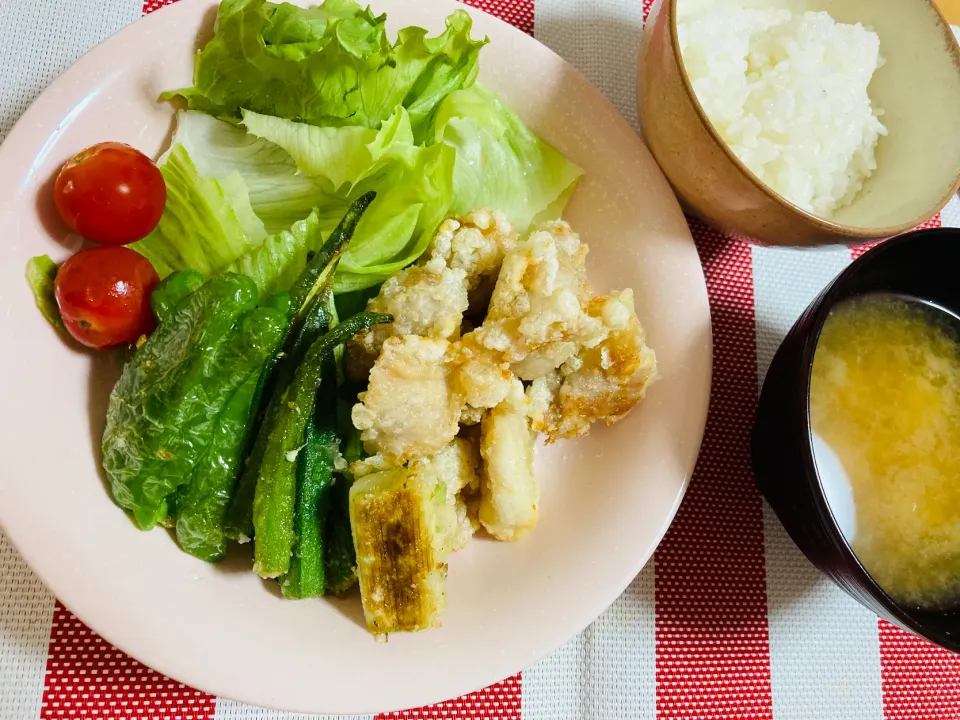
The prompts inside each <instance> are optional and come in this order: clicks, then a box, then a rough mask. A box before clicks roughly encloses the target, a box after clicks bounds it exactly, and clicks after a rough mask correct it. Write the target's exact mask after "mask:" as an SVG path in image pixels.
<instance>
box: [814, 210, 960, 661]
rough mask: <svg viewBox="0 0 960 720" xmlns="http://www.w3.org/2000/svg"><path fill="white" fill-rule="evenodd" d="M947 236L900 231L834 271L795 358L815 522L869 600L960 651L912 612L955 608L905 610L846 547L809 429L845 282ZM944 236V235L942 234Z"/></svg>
mask: <svg viewBox="0 0 960 720" xmlns="http://www.w3.org/2000/svg"><path fill="white" fill-rule="evenodd" d="M948 235H958V236H960V229H957V228H924V229H921V230H914V231H912V232H907V233H903V234H901V235H898V236H897V237H894V238H891V239H890V240H887V241H885V242H882V243H880V244H879V245H877V246H875V247H873V248H871V249H870V250H868V251H867V252H865V253H864V254H863V255H861V256H860V257H859V258H857V259H856V260H854V261H853V262H851V263H850V264H849V265H848V266H847V267H846V268H844V269H843V271H842V272H841V273H840V274H839V275H837V277H835V278H834V279H833V281H831V283H830V284H829V285H828V286H827V287H826V288H824V290H823V291H822V292H821V293H820V295H819V296H818V297H817V298H816V299H815V300H814V301H813V302H812V303H811V304H810V306H809V310H808V312H809V317H808V318H807V322H808V323H809V324H808V326H807V329H806V330H805V332H803V334H802V337H801V338H800V342H799V353H798V357H799V362H800V367H801V368H802V369H801V376H800V383H799V385H798V387H797V393H798V395H799V397H800V400H801V403H802V408H803V426H804V429H805V433H804V435H803V464H804V476H805V478H806V481H807V483H808V484H809V485H810V487H811V489H812V491H813V493H812V497H813V502H814V505H815V506H816V509H817V514H818V516H819V521H820V524H821V526H822V527H823V529H824V530H825V531H826V533H827V534H828V535H829V539H830V543H831V544H832V545H833V547H834V548H835V550H836V552H838V553H839V554H840V555H841V556H842V558H843V562H844V564H846V565H847V566H848V567H856V568H857V570H858V572H859V575H860V578H859V584H860V585H861V587H863V589H864V590H865V591H866V592H867V593H868V594H869V595H870V597H871V598H872V599H873V601H874V602H875V603H877V604H879V605H880V606H881V607H882V608H883V610H884V611H885V612H886V613H888V614H889V615H890V616H892V617H894V618H896V620H897V621H898V622H899V623H900V624H902V625H903V626H904V627H906V628H908V629H909V630H910V631H911V632H913V633H914V634H916V635H919V636H920V637H923V638H924V639H927V640H929V641H930V642H934V643H936V644H937V645H940V646H941V647H944V648H947V649H948V650H951V651H952V652H960V639H957V638H953V637H950V636H949V635H947V634H945V633H943V632H940V631H939V630H936V631H933V632H931V630H930V628H929V627H927V626H926V624H925V622H924V620H923V618H922V617H918V616H917V615H916V614H915V612H919V613H929V614H931V615H940V614H944V615H945V614H947V613H955V612H956V610H947V611H943V613H940V612H938V611H925V610H922V609H920V608H917V609H916V610H915V611H911V610H910V609H909V608H907V607H905V606H904V605H903V604H901V603H900V602H898V601H897V600H895V599H894V598H893V597H891V596H890V595H889V594H887V592H886V591H885V590H884V589H883V588H882V587H881V586H880V585H879V584H878V583H877V582H876V580H874V578H873V576H872V575H871V574H870V573H869V572H868V571H867V569H866V568H865V567H864V566H863V563H861V562H860V558H859V557H857V554H856V553H855V552H854V551H853V548H851V547H850V543H849V542H848V541H847V538H846V536H845V535H844V534H843V532H842V531H841V530H840V526H839V524H838V522H837V519H836V515H835V514H834V512H833V508H832V506H831V505H830V502H829V501H828V500H827V498H826V493H825V492H824V488H823V483H822V481H821V478H820V473H819V472H818V470H817V464H816V459H815V457H814V452H813V430H812V427H811V424H810V385H811V379H812V377H813V361H814V356H815V353H816V349H817V345H818V344H819V340H820V334H821V332H822V330H823V325H824V323H825V322H826V320H827V318H828V317H829V315H830V312H831V311H832V310H833V308H834V307H836V305H837V303H838V302H842V301H843V300H845V299H846V298H847V297H848V296H847V295H846V294H845V291H844V289H845V285H846V284H847V282H848V281H849V280H850V278H851V277H852V276H855V275H856V274H858V273H860V272H862V268H863V267H864V265H866V264H867V263H871V262H876V261H877V259H878V256H882V255H884V254H886V253H887V252H889V251H891V250H893V249H896V248H898V247H899V246H901V245H904V244H907V243H911V242H914V241H915V240H917V239H918V238H924V237H930V236H933V237H934V238H936V237H937V236H948ZM944 239H947V238H946V237H944ZM954 241H955V240H954ZM859 295H861V294H857V295H855V296H859ZM850 297H853V296H850ZM918 299H922V298H918ZM800 322H803V318H801V319H800V320H798V323H800ZM844 589H846V588H844ZM848 592H849V591H848Z"/></svg>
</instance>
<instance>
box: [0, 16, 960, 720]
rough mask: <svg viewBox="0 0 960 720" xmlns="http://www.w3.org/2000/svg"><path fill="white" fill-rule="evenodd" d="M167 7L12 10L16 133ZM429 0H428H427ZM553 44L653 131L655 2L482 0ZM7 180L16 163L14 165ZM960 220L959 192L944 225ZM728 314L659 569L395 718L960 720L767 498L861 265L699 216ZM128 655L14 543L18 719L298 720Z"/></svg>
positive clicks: (10, 573) (1, 41)
mask: <svg viewBox="0 0 960 720" xmlns="http://www.w3.org/2000/svg"><path fill="white" fill-rule="evenodd" d="M166 1H167V0H0V139H2V138H3V137H4V136H5V135H6V133H7V132H8V131H9V129H10V127H11V126H12V124H13V122H14V121H15V120H16V118H17V117H18V116H19V114H20V113H21V112H22V111H23V110H24V109H25V108H26V106H27V104H28V103H29V102H30V101H31V100H32V99H33V98H34V97H35V96H36V94H37V93H38V92H40V90H42V89H43V87H44V86H45V85H46V84H47V83H48V82H49V81H50V80H52V79H53V78H54V77H55V76H56V75H57V74H59V73H60V72H61V71H62V70H63V69H65V68H66V67H67V66H68V65H69V64H70V63H71V62H73V61H74V60H75V59H76V57H77V56H79V54H81V53H82V52H83V51H84V50H86V49H87V48H89V47H90V46H92V45H94V44H95V43H97V42H99V41H100V40H101V39H103V38H104V37H106V35H108V34H110V33H111V32H113V31H115V30H117V29H119V28H121V27H123V26H124V25H126V24H127V23H129V22H132V21H134V20H135V19H136V18H137V17H139V16H140V14H141V13H145V12H151V11H153V10H156V9H158V8H159V7H160V6H161V5H163V4H166ZM411 1H415V0H411ZM470 4H472V5H474V6H476V7H479V8H481V9H483V10H486V11H487V12H490V13H492V14H494V15H498V16H499V17H501V18H503V19H504V20H507V21H508V22H510V23H512V24H514V25H516V26H517V27H519V28H521V29H522V30H524V31H526V32H528V33H531V34H532V35H534V36H535V37H536V38H537V39H539V40H540V41H542V42H544V43H545V44H546V45H548V46H550V47H552V48H553V49H554V50H556V51H557V52H558V53H559V54H560V55H562V56H563V57H564V58H566V59H567V60H568V61H570V62H571V63H573V64H574V65H575V66H576V67H577V68H578V69H579V70H581V71H582V72H583V73H584V74H585V75H586V76H587V77H588V78H589V79H590V80H591V81H592V82H594V83H595V84H596V85H598V86H599V87H600V88H601V89H603V90H604V92H606V93H607V94H608V95H609V96H610V98H611V99H612V100H613V101H614V102H615V103H616V104H617V105H618V106H619V107H620V109H621V111H622V112H623V114H624V115H625V116H626V117H627V118H628V119H629V120H631V121H632V122H634V123H635V122H636V110H635V107H634V68H635V65H634V58H635V57H636V51H637V48H638V44H639V39H640V38H639V36H640V29H641V27H642V24H643V18H644V14H645V13H646V11H647V10H648V6H649V4H650V3H649V2H648V0H643V2H641V0H471V3H470ZM0 172H2V168H0ZM941 222H944V223H946V224H950V225H957V226H960V203H958V201H957V199H956V198H955V199H954V201H953V202H952V203H951V205H950V206H948V208H947V209H946V210H945V211H944V213H943V215H942V218H941V217H938V218H937V219H935V220H934V221H933V222H932V223H931V224H932V225H937V226H938V225H940V223H941ZM692 229H693V234H694V237H695V238H696V241H697V247H698V249H699V251H700V257H701V260H702V262H703V266H704V270H705V273H706V279H707V286H708V289H709V295H710V304H711V310H712V316H713V328H714V343H715V365H714V390H713V396H712V398H711V404H710V415H709V419H708V421H707V429H706V436H705V438H704V442H703V450H702V453H701V456H700V461H699V463H698V465H697V469H696V472H695V474H694V479H693V482H692V484H691V487H690V491H689V494H688V495H687V498H686V500H685V501H684V503H683V505H682V507H681V508H680V512H679V514H678V515H677V518H676V521H675V522H674V524H673V526H672V528H671V529H670V532H669V533H668V534H667V537H666V539H665V540H664V542H663V544H662V545H661V547H660V548H659V550H658V551H657V553H656V556H655V558H654V561H653V562H652V563H650V564H649V565H648V567H647V568H646V569H645V570H644V571H643V573H641V575H640V576H639V577H638V578H637V580H636V581H635V582H634V583H633V585H631V586H630V588H629V589H628V590H627V591H626V592H625V593H624V594H623V596H621V598H620V599H619V600H618V601H617V602H616V603H615V604H614V605H613V606H612V607H611V608H610V609H609V610H608V611H607V612H606V613H605V614H604V615H603V616H601V617H600V618H599V619H598V620H597V621H596V622H595V623H594V624H593V625H592V626H591V627H589V628H588V629H587V630H585V631H584V632H583V633H582V634H581V635H580V636H578V637H576V638H574V639H573V640H571V641H570V642H569V643H568V644H567V645H566V646H564V647H563V648H561V649H560V650H559V651H557V652H556V653H555V654H554V655H552V656H550V657H549V658H547V659H546V660H544V661H542V662H540V663H538V664H537V665H534V666H533V667H530V668H528V669H527V670H525V671H524V672H523V673H522V674H520V675H517V676H515V677H512V678H508V679H506V680H504V681H503V682H501V683H499V684H497V685H494V686H492V687H489V688H487V689H485V690H482V691H480V692H477V693H473V694H471V695H468V696H466V697H462V698H458V699H455V700H450V701H449V702H446V703H441V704H440V705H436V706H433V707H428V708H419V709H411V710H407V711H404V712H398V713H394V714H392V715H389V716H382V717H389V718H489V719H496V720H519V719H520V718H523V720H576V719H578V718H582V719H583V720H614V719H621V718H623V719H626V718H630V719H633V718H636V719H638V720H640V719H647V718H650V719H651V720H652V719H654V718H656V719H657V720H680V719H681V718H690V719H691V720H693V719H696V720H707V719H711V720H712V719H714V718H731V719H732V718H738V719H740V718H745V719H746V718H751V719H752V718H756V719H762V718H775V719H776V720H819V719H821V718H822V719H829V720H880V719H881V718H885V719H887V720H953V719H956V720H960V657H957V656H954V655H951V654H949V653H947V652H945V651H942V650H939V649H937V648H935V647H933V646H931V645H928V644H927V643H925V642H923V641H920V640H917V639H914V638H913V637H911V636H909V635H907V634H905V633H903V632H901V631H899V630H897V629H896V628H894V627H892V626H891V625H889V624H887V623H885V622H882V621H878V620H877V618H876V617H875V616H874V615H872V614H870V613H869V612H868V611H866V610H864V609H863V608H861V607H860V606H859V605H857V604H856V603H854V602H853V601H852V600H850V599H849V598H847V597H846V596H845V595H843V594H842V593H841V592H840V591H839V590H838V589H837V588H835V587H834V586H833V585H831V584H830V583H829V581H827V580H826V579H824V578H823V577H821V576H820V575H819V574H818V573H817V572H816V571H815V570H814V569H813V568H812V567H811V566H810V565H809V563H807V562H806V560H805V559H804V558H803V557H802V556H801V555H800V553H799V551H798V550H797V549H796V548H795V547H794V546H793V544H792V543H791V542H790V540H789V539H788V538H787V536H786V534H785V533H784V531H783V530H782V528H781V527H780V525H779V523H778V522H777V520H776V518H775V517H774V515H773V514H772V512H771V511H770V509H769V508H768V507H766V506H765V505H764V504H763V502H762V501H761V498H760V495H759V494H758V492H757V490H756V487H755V485H754V482H753V479H752V477H751V472H750V464H749V458H748V445H749V432H750V424H751V420H752V416H753V409H754V405H755V403H756V400H757V395H758V389H759V385H760V383H761V381H762V378H763V376H764V373H765V372H766V368H767V366H768V364H769V362H770V360H771V358H772V356H773V353H774V351H775V350H776V347H777V345H778V344H779V342H780V340H781V338H782V337H783V335H784V333H785V332H786V330H787V329H788V328H789V326H790V325H791V324H792V323H793V321H794V319H795V318H796V317H797V316H798V315H799V313H800V312H801V311H802V309H803V308H804V307H805V306H806V305H807V303H808V302H809V301H810V300H811V299H812V298H813V297H814V296H815V295H816V294H817V292H819V290H820V289H821V288H822V287H823V286H824V285H825V284H826V283H827V282H829V280H830V279H832V278H833V277H834V276H835V275H836V274H837V273H838V272H839V271H840V270H841V269H842V268H843V267H844V266H845V265H846V264H847V263H849V262H850V260H851V252H850V251H848V250H847V249H845V248H833V249H828V250H815V251H797V250H777V249H767V248H758V247H752V246H750V245H747V244H745V243H743V242H737V241H733V240H731V239H730V238H726V237H724V236H722V235H721V234H719V233H717V232H716V231H713V230H711V229H710V228H707V227H705V226H703V225H702V224H700V223H697V222H693V223H692ZM294 717H299V718H302V717H303V716H293V715H290V714H287V713H279V712H275V711H267V710H263V709H259V708H253V707H250V706H246V705H242V704H239V703H235V702H232V701H229V700H225V699H222V698H216V697H212V696H210V695H206V694H204V693H202V692H199V691H197V690H193V689H191V688H189V687H185V686H183V685H181V684H179V683H177V682H174V681H171V680H169V679H167V678H164V677H162V676H160V675H158V674H157V673H155V672H153V671H152V670H150V669H149V668H146V667H144V666H143V665H141V664H139V663H138V662H136V661H135V660H133V659H131V658H129V657H127V656H125V655H124V654H123V653H121V652H120V651H118V650H116V649H115V648H113V647H111V646H110V645H109V644H108V643H106V642H105V641H104V640H102V639H101V638H99V637H98V636H97V635H95V634H94V633H93V632H91V631H90V630H89V629H88V628H87V627H85V626H84V625H83V623H81V622H80V621H79V620H77V619H76V618H75V617H73V616H72V615H71V614H70V612H68V611H67V610H66V609H65V608H64V607H63V606H62V605H60V604H59V603H58V602H57V601H56V599H55V598H54V597H53V596H52V595H51V594H50V593H49V592H48V591H47V590H46V589H45V588H44V587H43V586H42V584H41V583H40V581H39V580H38V579H37V578H36V577H35V576H34V575H33V574H32V573H31V571H30V570H29V568H28V567H27V566H26V564H25V563H24V562H23V560H22V559H21V558H20V557H19V555H18V554H17V552H16V551H15V550H14V548H13V547H12V546H11V545H10V543H9V542H8V541H7V540H6V539H5V538H4V537H3V536H2V534H0V720H34V719H35V718H44V719H48V720H55V719H60V718H90V719H91V720H93V719H97V720H104V719H107V718H109V719H110V720H115V719H126V718H151V719H155V720H168V719H173V718H176V719H179V720H212V719H214V718H216V719H218V720H219V719H222V720H254V719H264V720H266V719H268V718H270V719H274V720H281V719H286V718H294Z"/></svg>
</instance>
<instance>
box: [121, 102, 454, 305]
mask: <svg viewBox="0 0 960 720" xmlns="http://www.w3.org/2000/svg"><path fill="white" fill-rule="evenodd" d="M243 126H244V127H246V128H247V130H248V131H249V132H245V131H244V130H243V129H242V128H241V127H237V126H234V125H232V124H230V123H225V122H222V121H219V120H216V119H214V118H211V117H210V116H208V115H203V114H200V113H196V112H192V111H184V112H182V113H180V116H179V123H178V127H177V131H176V133H175V134H174V138H173V142H174V145H173V149H172V150H171V152H170V153H168V154H167V155H166V156H165V157H164V158H161V165H160V167H161V171H162V172H163V173H164V178H165V179H166V181H167V185H168V203H167V208H166V210H165V212H164V216H163V220H161V223H160V226H158V228H157V230H156V231H154V233H153V234H152V235H151V236H149V237H147V238H146V239H145V240H143V241H141V243H137V244H135V245H133V246H132V247H134V248H135V249H137V250H140V251H141V252H143V253H144V254H145V255H147V257H149V258H150V259H151V261H153V262H154V264H155V266H156V267H157V271H158V272H159V273H160V274H161V276H165V275H166V274H168V273H169V272H171V271H172V270H178V269H186V268H190V269H194V270H199V271H200V272H201V273H203V274H204V275H209V274H211V273H212V272H217V271H219V270H222V269H223V268H225V267H227V266H230V267H231V269H234V270H238V271H240V272H245V273H247V274H249V275H251V277H253V278H254V279H255V280H256V281H257V284H258V286H259V287H260V290H261V291H262V292H265V293H269V292H273V291H274V290H282V289H285V285H284V283H286V282H288V281H289V280H290V278H292V277H293V276H294V275H296V273H297V272H299V270H300V268H302V267H303V264H304V263H305V261H306V260H305V258H306V254H307V253H308V252H309V251H310V250H313V249H315V248H316V247H317V246H318V245H319V242H320V238H321V237H323V236H326V234H328V233H329V232H331V231H332V230H333V229H334V228H335V227H336V225H337V223H338V222H339V221H340V219H341V218H342V217H343V214H344V213H345V212H346V210H347V208H348V207H349V205H350V203H352V202H353V201H354V200H355V199H356V198H358V197H359V196H360V195H363V194H364V193H366V192H368V191H370V190H374V191H376V193H377V198H376V200H374V202H373V203H372V204H371V206H370V207H369V208H368V209H367V211H366V213H364V216H363V219H362V220H361V222H360V224H359V226H358V227H357V230H356V232H355V234H354V238H353V241H352V242H351V243H350V246H349V248H348V250H347V252H346V253H345V254H344V257H343V260H342V262H341V264H340V269H339V271H338V275H337V280H336V285H335V288H336V291H337V292H347V291H350V290H357V289H361V288H365V287H369V286H371V285H376V284H379V283H381V282H383V280H385V279H386V278H387V277H388V276H389V275H390V274H392V273H393V272H396V270H398V269H400V268H401V267H404V266H405V265H408V264H410V263H411V262H413V261H414V260H415V259H416V258H417V257H419V255H420V254H421V253H422V252H423V251H424V249H425V248H426V246H427V244H428V243H429V241H430V237H431V236H432V234H433V232H434V230H435V229H436V227H437V226H438V225H439V224H440V222H441V221H442V220H443V218H444V217H445V215H446V213H447V210H448V208H449V206H450V201H451V197H452V193H453V175H454V163H455V159H456V156H455V153H454V150H453V148H452V147H449V146H446V145H443V144H438V145H433V146H430V147H422V146H418V145H416V144H415V143H414V137H413V129H412V125H411V120H410V116H409V113H408V112H407V111H406V110H405V109H404V108H403V107H402V106H398V107H397V108H396V112H395V113H394V115H393V116H391V117H389V118H387V120H386V121H385V122H384V123H383V125H382V127H381V128H380V130H379V131H376V130H370V129H368V128H356V127H341V128H317V127H314V126H312V125H307V124H305V123H295V122H292V121H290V120H282V119H280V118H275V117H270V116H266V115H259V114H257V113H253V112H245V113H244V122H243ZM233 199H235V200H236V202H237V206H236V208H234V207H233V206H232V205H231V200H233ZM254 213H256V215H253V214H254ZM248 214H249V215H252V216H253V219H254V221H256V222H259V220H257V215H259V216H260V217H261V218H262V219H263V224H265V225H266V227H267V228H268V229H269V230H271V231H275V232H274V235H272V236H271V237H270V238H268V239H267V240H264V239H263V238H264V234H265V233H264V232H262V231H261V232H259V233H256V234H251V233H250V232H249V231H248V230H244V226H245V224H246V223H241V222H239V220H237V218H246V217H247V215H248ZM308 215H309V218H307V216H308ZM291 218H293V219H292V220H291V221H290V222H288V223H286V224H285V225H280V223H281V221H284V220H290V219H291ZM305 218H306V220H305ZM251 224H252V225H255V222H252V223H251ZM278 226H280V227H282V229H281V230H276V228H277V227H278ZM291 226H292V227H291ZM201 228H202V233H201V232H200V229H201ZM198 235H202V237H198ZM224 238H226V239H224ZM237 238H239V241H238V240H237ZM210 242H217V243H218V245H217V248H216V249H214V250H212V249H211V248H209V247H208V245H207V243H210ZM184 246H186V247H184ZM231 263H232V265H231Z"/></svg>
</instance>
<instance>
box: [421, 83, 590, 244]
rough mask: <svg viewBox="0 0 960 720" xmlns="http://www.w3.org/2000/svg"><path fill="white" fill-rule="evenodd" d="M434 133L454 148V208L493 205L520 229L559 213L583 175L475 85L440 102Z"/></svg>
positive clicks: (500, 103) (509, 110)
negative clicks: (455, 161)
mask: <svg viewBox="0 0 960 720" xmlns="http://www.w3.org/2000/svg"><path fill="white" fill-rule="evenodd" d="M435 132H436V138H437V140H438V141H440V142H443V143H444V144H445V145H449V146H450V147H452V148H454V149H455V150H456V155H457V164H456V167H455V169H454V177H453V201H452V208H451V211H452V212H454V213H464V212H467V211H469V210H473V209H474V208H478V207H489V208H495V209H497V210H500V211H502V212H503V213H504V214H505V215H506V216H507V217H508V218H509V219H510V221H511V222H512V223H513V224H514V226H515V227H516V228H517V229H518V230H520V231H523V230H524V229H526V228H527V227H528V226H529V225H530V224H531V223H532V222H534V221H535V220H537V219H540V218H543V219H552V218H557V217H560V215H561V213H562V211H563V207H564V206H565V205H566V201H567V199H568V198H569V196H570V194H572V192H573V189H574V187H575V185H576V182H577V180H578V179H579V178H580V176H581V175H582V174H583V172H582V171H581V170H580V168H578V167H577V166H576V165H574V164H573V163H571V162H570V161H569V160H567V159H566V158H565V157H564V156H563V155H561V154H560V153H559V152H557V151H556V150H555V149H553V148H552V147H551V146H550V145H548V144H547V143H545V142H544V141H543V140H541V139H540V138H538V137H537V136H536V135H534V134H533V133H532V132H531V131H530V128H528V127H527V126H526V125H525V124H524V123H523V121H522V120H521V119H520V118H519V117H518V116H517V114H516V113H515V112H513V110H511V109H510V108H508V107H507V106H506V105H504V104H503V103H502V102H501V101H500V99H499V98H498V97H497V96H496V95H494V94H493V93H492V92H490V91H489V90H488V89H487V88H485V87H483V86H482V85H480V84H477V85H474V86H473V87H472V88H470V89H469V90H461V91H459V92H456V93H453V94H452V95H450V96H449V97H448V98H447V99H446V100H445V101H444V102H443V105H441V106H440V109H439V111H438V112H437V117H436V123H435ZM538 216H539V217H538Z"/></svg>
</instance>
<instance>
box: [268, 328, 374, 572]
mask: <svg viewBox="0 0 960 720" xmlns="http://www.w3.org/2000/svg"><path fill="white" fill-rule="evenodd" d="M392 321H393V318H391V317H390V316H389V315H380V314H377V313H361V314H359V315H354V316H353V317H351V318H348V319H347V320H344V321H343V322H342V323H341V324H340V325H338V326H337V327H336V328H335V329H333V330H331V331H330V332H328V333H327V334H326V335H324V336H323V337H321V338H320V339H318V340H317V341H316V342H314V343H313V345H312V346H311V347H310V350H309V351H308V352H307V354H306V356H305V357H304V360H303V362H302V363H301V364H300V366H299V367H298V368H297V370H296V372H295V373H294V376H293V379H292V381H291V382H290V385H289V386H288V387H287V388H286V389H285V390H284V392H283V393H282V395H281V397H280V400H279V402H278V403H277V406H276V407H277V411H276V412H275V413H272V414H268V417H267V419H266V421H265V422H264V424H263V425H262V426H261V428H260V435H261V437H264V438H265V440H264V445H263V447H264V450H263V456H262V460H261V462H260V468H259V474H258V477H257V484H256V494H255V496H254V503H253V526H254V538H255V548H254V564H253V569H254V571H255V572H256V573H257V574H258V575H260V576H261V577H265V578H269V577H279V576H280V575H282V574H284V573H285V572H287V570H289V568H290V553H291V551H292V548H293V542H294V531H293V519H294V500H295V497H296V459H297V455H298V454H299V453H300V451H301V450H302V448H303V444H304V432H305V430H306V425H307V421H308V420H309V418H310V416H311V414H312V413H313V410H314V400H315V396H316V392H317V387H318V386H319V384H320V380H321V379H322V376H323V365H324V356H325V354H326V353H328V352H332V351H333V349H334V348H335V347H336V346H337V345H340V344H342V343H343V342H345V341H346V340H347V339H349V338H350V337H351V336H352V335H354V334H355V333H357V332H360V331H361V330H365V329H367V328H369V327H371V326H372V325H377V324H380V323H386V322H392Z"/></svg>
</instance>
